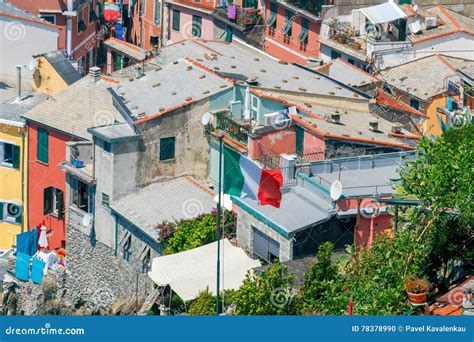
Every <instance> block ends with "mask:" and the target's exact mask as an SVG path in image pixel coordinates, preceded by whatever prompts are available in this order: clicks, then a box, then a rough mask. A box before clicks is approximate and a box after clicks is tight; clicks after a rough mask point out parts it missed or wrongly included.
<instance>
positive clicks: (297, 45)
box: [264, 1, 321, 64]
mask: <svg viewBox="0 0 474 342" xmlns="http://www.w3.org/2000/svg"><path fill="white" fill-rule="evenodd" d="M270 13H271V12H270V1H267V6H266V13H265V14H266V18H269V17H270ZM285 13H286V9H285V8H284V7H283V6H280V5H279V4H278V7H277V22H276V29H272V28H270V27H266V31H265V44H264V49H265V52H267V53H269V54H270V55H272V56H274V57H276V58H278V59H280V60H282V61H286V62H288V63H300V64H306V63H307V61H306V57H311V58H319V42H318V41H319V32H320V30H321V25H320V24H319V23H315V22H311V21H309V28H308V44H306V45H304V44H303V43H301V42H300V41H299V40H298V36H299V35H300V33H301V18H302V17H301V15H298V14H297V13H295V12H293V14H294V20H293V24H292V35H291V37H289V38H288V37H286V36H285V35H283V34H282V33H281V29H282V28H283V25H284V23H285ZM273 41H274V42H276V43H278V44H279V45H277V44H275V43H274V42H273ZM280 45H282V46H284V47H282V46H280Z"/></svg>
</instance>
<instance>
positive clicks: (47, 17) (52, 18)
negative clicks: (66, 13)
mask: <svg viewBox="0 0 474 342" xmlns="http://www.w3.org/2000/svg"><path fill="white" fill-rule="evenodd" d="M40 17H41V19H44V20H46V21H47V22H49V23H51V24H56V16H55V15H54V14H48V15H41V16H40Z"/></svg>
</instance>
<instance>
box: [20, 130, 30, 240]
mask: <svg viewBox="0 0 474 342" xmlns="http://www.w3.org/2000/svg"><path fill="white" fill-rule="evenodd" d="M25 136H26V130H25V127H22V128H21V159H20V160H21V162H20V163H21V164H20V167H21V205H22V207H23V209H22V210H23V213H22V214H23V219H22V221H21V232H22V233H23V231H24V227H25V222H26V226H27V227H28V221H27V220H26V205H25V160H28V159H26V158H25ZM27 229H28V228H27Z"/></svg>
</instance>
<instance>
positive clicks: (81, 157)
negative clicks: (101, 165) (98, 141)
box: [59, 141, 95, 184]
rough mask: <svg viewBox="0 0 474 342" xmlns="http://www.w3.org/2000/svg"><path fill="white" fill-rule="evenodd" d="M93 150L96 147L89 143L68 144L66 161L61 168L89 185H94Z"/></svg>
mask: <svg viewBox="0 0 474 342" xmlns="http://www.w3.org/2000/svg"><path fill="white" fill-rule="evenodd" d="M93 148H94V145H93V144H92V142H89V141H87V142H84V141H76V142H68V143H66V161H65V162H63V163H61V164H60V165H59V167H60V168H61V169H62V170H64V171H65V172H66V173H69V174H72V175H74V176H76V177H77V178H79V179H81V180H82V181H84V182H86V183H88V184H94V183H95V178H94V167H93V162H94V157H93Z"/></svg>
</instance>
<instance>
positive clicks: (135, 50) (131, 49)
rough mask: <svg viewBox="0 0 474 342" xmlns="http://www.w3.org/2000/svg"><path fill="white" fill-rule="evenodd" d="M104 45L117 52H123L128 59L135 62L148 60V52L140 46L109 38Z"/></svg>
mask: <svg viewBox="0 0 474 342" xmlns="http://www.w3.org/2000/svg"><path fill="white" fill-rule="evenodd" d="M104 45H105V46H108V47H110V48H112V49H113V50H115V51H118V52H122V53H123V54H125V55H126V56H127V57H130V58H133V59H134V60H135V61H143V60H144V59H145V58H146V50H145V49H142V48H141V47H139V46H136V45H133V44H130V43H127V42H124V41H122V40H119V39H117V38H109V39H106V40H105V41H104Z"/></svg>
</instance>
